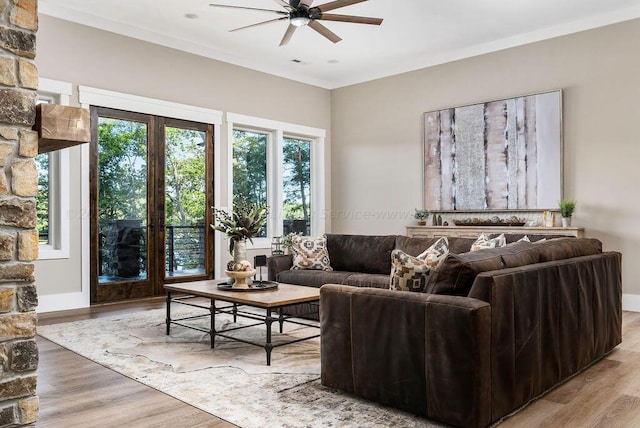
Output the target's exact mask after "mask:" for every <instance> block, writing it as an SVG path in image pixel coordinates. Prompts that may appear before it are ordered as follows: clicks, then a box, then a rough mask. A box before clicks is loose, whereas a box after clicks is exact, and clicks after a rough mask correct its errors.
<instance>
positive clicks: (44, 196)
mask: <svg viewBox="0 0 640 428" xmlns="http://www.w3.org/2000/svg"><path fill="white" fill-rule="evenodd" d="M39 88H40V89H39V90H38V104H42V103H50V104H63V105H68V104H69V97H70V95H71V84H70V83H65V82H59V81H56V80H50V79H44V78H41V79H40V85H39ZM34 161H35V162H36V165H37V167H38V195H37V197H36V208H37V214H38V223H37V229H38V235H39V241H40V256H39V259H41V260H42V259H62V258H68V257H69V149H63V150H56V151H53V152H49V153H42V154H39V155H37V156H36V157H35V158H34Z"/></svg>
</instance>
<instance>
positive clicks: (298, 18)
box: [290, 16, 311, 27]
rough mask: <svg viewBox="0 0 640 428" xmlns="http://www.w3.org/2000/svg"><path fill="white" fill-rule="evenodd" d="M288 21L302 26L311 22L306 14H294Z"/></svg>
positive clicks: (296, 25)
mask: <svg viewBox="0 0 640 428" xmlns="http://www.w3.org/2000/svg"><path fill="white" fill-rule="evenodd" d="M290 22H291V25H293V26H294V27H304V26H305V25H307V24H308V23H309V22H311V19H309V18H307V17H306V16H295V17H293V18H291V20H290Z"/></svg>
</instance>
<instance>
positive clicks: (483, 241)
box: [471, 233, 507, 251]
mask: <svg viewBox="0 0 640 428" xmlns="http://www.w3.org/2000/svg"><path fill="white" fill-rule="evenodd" d="M506 244H507V238H505V237H504V233H502V234H500V235H498V236H496V237H495V238H489V235H486V234H484V233H481V234H480V236H478V239H476V241H475V242H474V243H473V244H471V251H478V250H484V249H487V248H499V247H504V246H505V245H506Z"/></svg>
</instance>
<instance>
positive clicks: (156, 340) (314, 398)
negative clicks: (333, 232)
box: [38, 307, 442, 428]
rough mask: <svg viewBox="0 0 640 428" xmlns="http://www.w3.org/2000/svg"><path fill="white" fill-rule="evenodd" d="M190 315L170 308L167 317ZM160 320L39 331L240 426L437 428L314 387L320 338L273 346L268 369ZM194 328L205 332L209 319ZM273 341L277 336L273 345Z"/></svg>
mask: <svg viewBox="0 0 640 428" xmlns="http://www.w3.org/2000/svg"><path fill="white" fill-rule="evenodd" d="M193 311H194V310H193V309H190V308H185V309H177V310H174V309H173V307H172V315H174V314H178V313H180V314H193V313H194V312H193ZM201 312H202V311H201ZM164 317H165V312H164V310H160V309H158V310H151V311H145V312H141V313H137V314H130V315H125V316H120V317H110V318H98V319H92V320H85V321H76V322H71V323H65V324H55V325H50V326H40V327H38V333H39V334H40V335H41V336H43V337H45V338H47V339H49V340H51V341H52V342H55V343H57V344H59V345H61V346H64V347H65V348H67V349H69V350H71V351H73V352H76V353H78V354H80V355H82V356H84V357H87V358H89V359H91V360H93V361H95V362H97V363H100V364H102V365H104V366H106V367H109V368H111V369H112V370H115V371H117V372H119V373H122V374H124V375H126V376H128V377H130V378H132V379H135V380H137V381H139V382H141V383H143V384H145V385H148V386H150V387H153V388H155V389H157V390H159V391H162V392H164V393H166V394H169V395H171V396H173V397H175V398H178V399H180V400H182V401H184V402H186V403H189V404H191V405H193V406H195V407H198V408H200V409H202V410H204V411H206V412H209V413H211V414H214V415H216V416H218V417H220V418H223V419H225V420H227V421H229V422H232V423H234V424H236V425H239V426H241V427H246V428H251V427H260V428H262V427H433V426H442V425H439V424H437V423H433V422H432V421H429V420H426V419H423V418H419V417H416V416H413V415H410V414H407V413H404V412H400V411H397V410H395V409H390V408H388V407H383V406H380V405H377V404H375V403H371V402H368V401H365V400H361V399H358V398H357V397H353V396H351V395H348V394H344V393H341V392H339V391H335V390H332V389H329V388H325V387H323V386H322V385H320V380H319V378H320V352H319V348H320V343H319V338H317V339H311V340H308V341H303V342H299V343H296V344H291V345H286V346H283V347H278V348H275V349H274V350H273V353H272V360H271V366H267V365H266V360H265V358H266V357H265V351H264V349H263V348H260V347H257V346H252V345H247V344H244V343H241V342H236V341H230V340H227V339H223V338H217V339H216V347H215V349H211V348H210V346H209V338H208V335H206V334H204V333H201V332H198V331H195V330H189V329H185V328H183V327H180V326H172V329H171V330H172V331H171V336H166V335H165V324H164ZM231 321H232V320H231V317H230V316H217V317H216V327H217V328H218V329H219V328H220V327H222V326H223V325H224V324H227V325H228V324H230V323H231ZM250 321H251V320H246V321H240V322H250ZM197 323H200V325H203V326H206V325H207V324H208V319H202V320H199V321H196V324H197ZM276 325H277V324H274V331H277V327H276ZM264 330H265V329H264V326H260V327H250V328H248V329H243V330H239V331H237V332H235V333H234V334H237V335H241V336H242V337H244V338H250V339H252V340H257V341H261V340H263V337H264ZM314 332H316V333H317V329H311V328H308V327H300V326H296V325H295V324H285V338H288V339H290V338H292V337H302V335H304V336H309V335H312V334H313V333H314ZM310 333H311V334H310ZM278 337H280V338H282V336H280V334H279V333H275V334H274V343H277V341H278Z"/></svg>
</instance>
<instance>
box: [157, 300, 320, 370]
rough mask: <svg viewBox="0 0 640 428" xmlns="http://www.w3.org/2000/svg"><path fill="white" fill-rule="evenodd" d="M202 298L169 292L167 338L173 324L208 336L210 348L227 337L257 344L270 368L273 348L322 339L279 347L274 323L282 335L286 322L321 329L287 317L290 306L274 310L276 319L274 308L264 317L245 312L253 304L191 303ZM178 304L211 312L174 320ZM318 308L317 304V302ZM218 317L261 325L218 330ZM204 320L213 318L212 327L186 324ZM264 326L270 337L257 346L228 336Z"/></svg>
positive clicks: (295, 341) (267, 310)
mask: <svg viewBox="0 0 640 428" xmlns="http://www.w3.org/2000/svg"><path fill="white" fill-rule="evenodd" d="M197 297H200V298H202V296H196V295H186V296H185V295H181V296H180V297H172V296H171V291H167V299H166V300H167V317H166V327H167V335H169V334H170V333H171V325H172V324H175V325H179V326H181V327H185V328H189V329H192V330H198V331H201V332H204V333H207V334H208V335H209V337H210V341H211V348H213V347H215V340H216V336H220V337H224V338H226V339H230V340H235V341H238V342H243V343H246V344H249V345H254V346H259V347H262V348H264V350H265V352H266V353H267V365H268V366H270V365H271V351H272V350H273V348H276V347H279V346H284V345H290V344H292V343H297V342H302V341H303V340H309V339H314V338H316V337H320V333H318V334H315V335H312V336H306V337H302V338H298V339H295V340H289V341H286V342H278V343H276V344H274V343H273V342H272V324H273V323H274V322H277V323H278V324H279V327H280V328H279V331H280V333H282V332H283V331H284V323H285V322H287V323H291V324H297V325H302V326H305V327H313V328H318V329H319V328H320V326H319V325H318V324H310V323H306V322H303V321H299V320H294V319H292V318H293V317H291V316H288V315H285V314H284V308H286V307H287V306H290V305H283V306H278V307H277V308H275V311H276V312H277V316H275V317H274V316H273V311H274V309H273V308H266V309H264V310H265V312H266V313H265V315H264V316H263V315H260V314H256V313H252V312H247V311H245V310H243V309H242V307H243V306H250V305H241V304H237V303H232V304H228V305H226V306H221V307H216V299H214V298H210V299H209V301H210V304H209V306H204V305H201V304H197V303H192V302H191V301H190V300H191V299H194V298H197ZM172 303H175V304H181V305H187V306H191V307H194V308H199V309H204V310H207V311H208V313H206V314H202V315H195V316H189V317H182V318H171V304H172ZM316 305H317V303H316ZM216 314H229V315H231V316H233V322H234V323H235V322H237V320H238V317H242V318H247V319H252V320H256V321H259V322H256V323H253V324H248V325H242V326H238V327H231V328H227V329H224V330H216V324H215V319H216ZM204 317H210V325H209V328H208V329H206V328H202V327H198V326H195V325H191V324H187V323H185V322H183V321H188V320H194V319H198V318H204ZM262 324H264V325H265V326H266V329H267V337H266V339H265V342H264V343H258V342H254V341H251V340H246V339H243V338H241V337H236V336H231V335H229V334H228V333H229V332H232V331H236V330H243V329H245V328H249V327H255V326H259V325H262Z"/></svg>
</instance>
